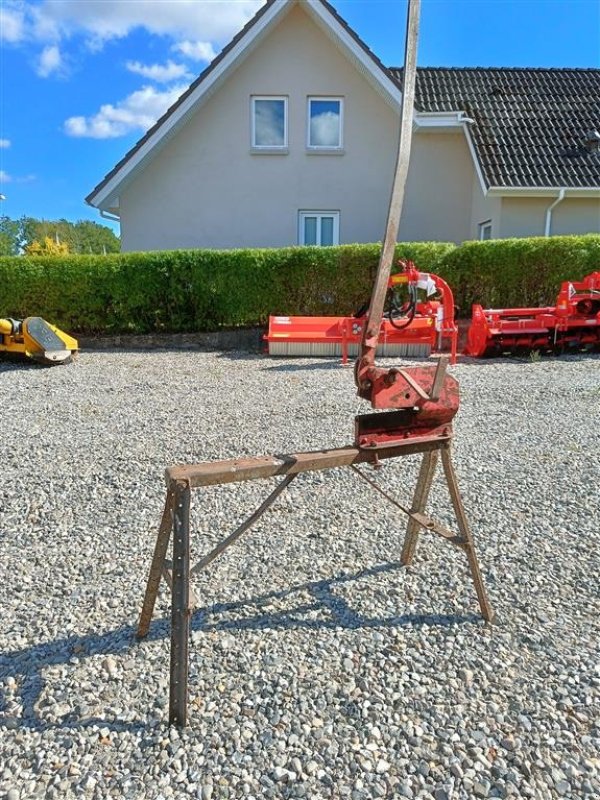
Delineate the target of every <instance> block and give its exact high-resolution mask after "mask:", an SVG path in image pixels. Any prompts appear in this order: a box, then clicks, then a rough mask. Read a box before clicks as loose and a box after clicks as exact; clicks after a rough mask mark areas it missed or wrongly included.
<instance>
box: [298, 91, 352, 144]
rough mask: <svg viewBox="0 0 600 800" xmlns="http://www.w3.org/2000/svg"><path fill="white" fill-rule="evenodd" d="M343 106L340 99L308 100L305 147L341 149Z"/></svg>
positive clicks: (319, 98)
mask: <svg viewBox="0 0 600 800" xmlns="http://www.w3.org/2000/svg"><path fill="white" fill-rule="evenodd" d="M343 111H344V105H343V102H342V100H341V99H340V98H333V97H309V98H308V137H307V147H309V148H311V149H315V150H332V149H333V150H339V149H341V147H342V128H343Z"/></svg>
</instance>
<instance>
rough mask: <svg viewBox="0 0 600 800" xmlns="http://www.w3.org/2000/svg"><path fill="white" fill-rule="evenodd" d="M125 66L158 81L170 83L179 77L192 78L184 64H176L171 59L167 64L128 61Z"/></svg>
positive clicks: (137, 73)
mask: <svg viewBox="0 0 600 800" xmlns="http://www.w3.org/2000/svg"><path fill="white" fill-rule="evenodd" d="M125 66H126V67H127V69H128V70H129V71H130V72H134V73H135V74H136V75H141V76H142V77H144V78H148V79H149V80H151V81H156V82H157V83H170V82H171V81H174V80H177V79H178V78H186V79H189V78H191V75H190V73H189V72H188V70H187V67H186V66H185V65H184V64H176V63H175V62H174V61H171V60H170V59H169V61H167V63H166V64H141V63H140V62H139V61H128V62H127V63H126V64H125Z"/></svg>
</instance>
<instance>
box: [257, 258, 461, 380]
mask: <svg viewBox="0 0 600 800" xmlns="http://www.w3.org/2000/svg"><path fill="white" fill-rule="evenodd" d="M401 264H402V267H403V269H402V271H401V272H398V273H395V274H394V275H392V276H390V278H389V280H388V292H389V297H390V301H389V306H390V307H389V309H388V311H387V312H386V314H385V315H384V316H383V318H382V320H381V322H380V327H379V335H378V343H377V355H379V356H383V357H407V356H410V357H414V358H427V357H428V356H429V355H431V353H432V352H433V351H434V350H436V349H437V350H441V349H442V347H443V345H444V342H445V340H449V345H450V352H451V361H452V363H453V364H454V363H456V347H457V337H458V328H457V326H456V323H455V322H454V298H453V296H452V291H451V290H450V287H449V286H448V284H447V283H446V282H445V281H444V280H443V279H442V278H440V277H439V276H438V275H430V274H428V273H424V272H418V271H417V270H416V269H415V266H414V264H412V262H410V261H408V262H401ZM400 287H407V288H408V291H409V300H408V302H407V303H406V304H404V305H403V306H400V305H397V304H396V299H395V297H396V295H395V293H396V291H397V290H398V289H399V288H400ZM419 291H421V292H422V293H424V294H425V299H423V300H418V298H417V295H418V292H419ZM433 297H435V299H432V298H433ZM366 319H367V317H366V312H365V313H362V314H357V315H356V316H351V317H295V316H292V317H288V316H271V317H269V331H268V333H267V334H266V336H265V337H264V339H265V341H266V342H267V343H268V349H269V355H273V356H330V357H331V356H341V357H342V361H343V363H344V364H345V363H347V361H348V356H356V355H358V353H359V351H360V344H361V341H362V336H363V331H364V326H365V324H366Z"/></svg>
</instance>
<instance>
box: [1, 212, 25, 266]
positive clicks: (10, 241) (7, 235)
mask: <svg viewBox="0 0 600 800" xmlns="http://www.w3.org/2000/svg"><path fill="white" fill-rule="evenodd" d="M21 233H22V231H21V225H20V223H19V221H18V220H13V219H11V218H10V217H6V216H2V217H0V256H16V255H18V254H19V252H20V248H21Z"/></svg>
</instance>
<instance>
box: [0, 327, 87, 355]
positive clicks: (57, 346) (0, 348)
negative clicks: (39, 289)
mask: <svg viewBox="0 0 600 800" xmlns="http://www.w3.org/2000/svg"><path fill="white" fill-rule="evenodd" d="M78 350H79V344H78V343H77V339H73V337H72V336H69V335H68V334H67V333H64V332H63V331H61V330H59V329H58V328H56V327H55V326H54V325H50V323H48V322H46V321H45V320H43V319H42V318H41V317H27V318H26V319H0V357H1V356H3V355H4V354H6V355H9V356H17V357H23V358H31V359H33V360H34V361H37V362H38V363H39V364H46V365H48V366H52V365H54V364H66V363H68V362H69V361H70V360H71V358H72V357H73V356H74V355H75V354H76V353H77V351H78Z"/></svg>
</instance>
